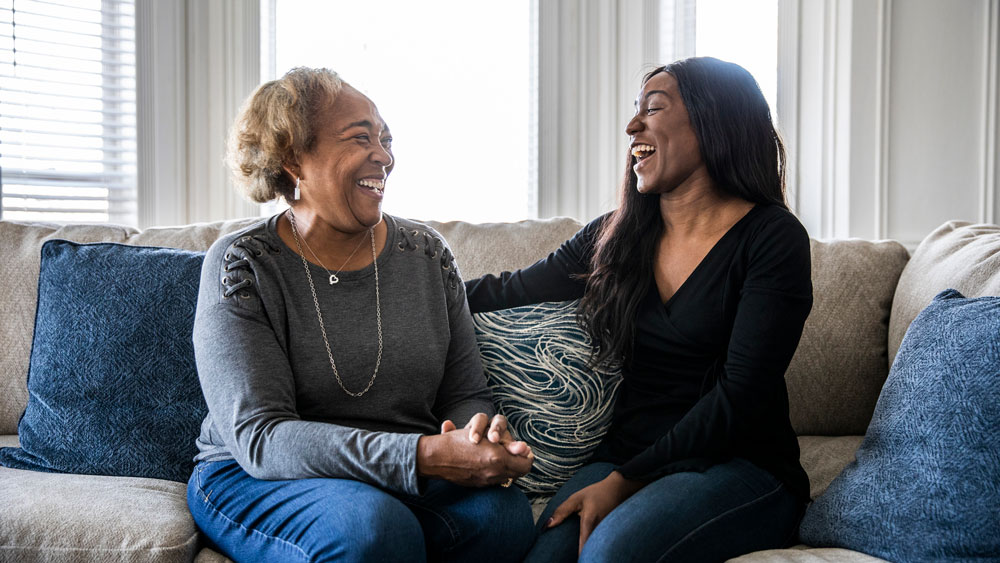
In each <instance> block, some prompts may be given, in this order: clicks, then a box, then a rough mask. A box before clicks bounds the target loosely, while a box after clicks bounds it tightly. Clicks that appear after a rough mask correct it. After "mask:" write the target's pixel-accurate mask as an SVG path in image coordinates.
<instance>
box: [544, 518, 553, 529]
mask: <svg viewBox="0 0 1000 563" xmlns="http://www.w3.org/2000/svg"><path fill="white" fill-rule="evenodd" d="M553 521H555V518H549V521H548V522H546V523H545V527H546V528H551V527H552V522H553Z"/></svg>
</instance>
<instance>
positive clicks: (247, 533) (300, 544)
mask: <svg viewBox="0 0 1000 563" xmlns="http://www.w3.org/2000/svg"><path fill="white" fill-rule="evenodd" d="M187 496H188V507H189V508H190V510H191V514H192V515H193V516H194V521H195V523H197V524H198V528H200V529H201V531H202V532H204V534H205V535H206V536H208V538H209V539H210V540H211V541H212V543H213V544H214V545H215V547H218V548H219V549H220V550H221V551H223V552H224V553H225V554H226V555H228V556H229V557H230V558H232V559H233V560H235V561H240V562H243V561H333V560H337V561H424V560H431V561H435V560H445V561H476V562H479V563H482V562H485V561H520V560H521V558H522V557H523V556H524V553H525V552H526V551H528V548H529V547H530V546H531V542H532V541H533V540H534V538H535V530H534V527H533V525H532V520H531V507H530V506H529V504H528V500H527V498H526V497H525V496H524V494H523V493H522V492H521V491H520V490H519V489H517V487H510V488H507V489H504V488H501V487H489V488H483V489H471V488H465V487H460V486H458V485H454V484H452V483H449V482H447V481H441V480H435V479H432V480H429V481H428V482H427V487H426V491H425V494H424V495H422V496H410V495H403V494H391V493H388V492H386V491H384V490H382V489H379V488H377V487H374V486H372V485H368V484H366V483H361V482H359V481H353V480H349V479H297V480H288V481H262V480H259V479H254V478H253V477H251V476H250V475H248V474H247V473H246V472H245V471H243V469H242V468H240V466H239V465H238V464H237V463H236V462H235V461H232V460H230V461H217V462H212V463H200V464H198V465H197V466H196V467H195V469H194V473H193V474H192V475H191V479H190V480H189V481H188V495H187Z"/></svg>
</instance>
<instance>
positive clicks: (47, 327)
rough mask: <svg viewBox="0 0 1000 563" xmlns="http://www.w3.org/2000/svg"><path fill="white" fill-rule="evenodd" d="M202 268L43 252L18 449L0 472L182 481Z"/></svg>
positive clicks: (193, 402)
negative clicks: (193, 337) (17, 471)
mask: <svg viewBox="0 0 1000 563" xmlns="http://www.w3.org/2000/svg"><path fill="white" fill-rule="evenodd" d="M203 258H204V254H203V253H200V252H189V251H184V250H176V249H169V248H148V247H138V246H126V245H121V244H109V243H99V244H77V243H73V242H68V241H63V240H53V241H49V242H46V243H45V244H44V245H43V246H42V258H41V271H40V273H39V280H38V309H37V312H36V315H35V334H34V340H33V342H32V348H31V361H30V364H29V369H28V394H29V397H28V406H27V408H26V409H25V411H24V414H23V415H22V417H21V421H20V423H19V424H18V437H19V440H20V443H21V447H20V448H2V449H0V465H3V466H6V467H13V468H17V469H31V470H37V471H51V472H65V473H83V474H95V475H119V476H132V477H154V478H158V479H170V480H174V481H182V482H183V481H186V480H187V478H188V476H189V475H190V472H191V469H192V467H193V465H194V464H193V462H192V458H193V456H194V454H195V453H196V447H195V439H196V438H197V436H198V431H199V428H200V425H201V421H202V419H203V418H204V417H205V414H206V413H207V407H206V406H205V401H204V399H203V398H202V394H201V387H200V386H199V384H198V375H197V372H196V370H195V363H194V347H193V344H192V341H191V332H192V327H193V325H194V313H195V304H196V302H197V299H198V284H199V280H200V276H201V264H202V260H203Z"/></svg>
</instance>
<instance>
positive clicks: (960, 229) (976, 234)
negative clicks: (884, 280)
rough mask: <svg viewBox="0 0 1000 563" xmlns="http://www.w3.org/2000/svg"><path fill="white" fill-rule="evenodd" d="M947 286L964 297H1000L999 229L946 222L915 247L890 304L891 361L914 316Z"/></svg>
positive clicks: (994, 226)
mask: <svg viewBox="0 0 1000 563" xmlns="http://www.w3.org/2000/svg"><path fill="white" fill-rule="evenodd" d="M948 288H954V289H957V290H958V291H960V292H962V294H963V295H965V296H966V297H982V296H984V295H1000V225H983V224H978V225H976V224H971V223H967V222H963V221H949V222H947V223H945V224H943V225H941V226H940V227H938V228H937V229H935V230H934V232H932V233H931V234H929V235H927V238H925V239H924V240H923V242H921V243H920V245H919V246H918V247H917V249H916V250H915V251H914V252H913V258H911V259H910V262H909V263H908V264H907V265H906V268H904V269H903V274H902V275H901V276H900V277H899V285H898V286H897V287H896V296H895V299H894V300H893V302H892V317H891V318H890V319H889V362H890V363H891V362H892V361H893V360H894V359H895V357H896V351H897V350H898V349H899V344H900V342H902V340H903V335H904V334H905V333H906V329H907V327H909V326H910V323H911V322H913V319H914V318H916V316H917V313H919V312H920V311H921V310H922V309H923V308H924V307H926V306H927V304H928V303H930V302H931V299H933V298H934V296H935V295H937V294H938V293H940V292H942V291H944V290H945V289H948Z"/></svg>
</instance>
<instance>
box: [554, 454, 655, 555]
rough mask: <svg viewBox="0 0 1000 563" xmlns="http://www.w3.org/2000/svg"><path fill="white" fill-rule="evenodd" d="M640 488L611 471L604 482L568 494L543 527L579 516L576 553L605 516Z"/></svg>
mask: <svg viewBox="0 0 1000 563" xmlns="http://www.w3.org/2000/svg"><path fill="white" fill-rule="evenodd" d="M642 487H643V483H641V482H639V481H632V480H629V479H626V478H625V477H623V476H622V474H621V473H619V472H617V471H612V472H611V474H610V475H608V476H607V477H605V478H604V479H603V480H601V481H598V482H596V483H594V484H593V485H590V486H589V487H584V488H582V489H580V490H579V491H577V492H575V493H573V494H572V495H570V497H569V498H568V499H566V500H565V501H564V502H563V503H562V504H560V505H559V507H558V508H556V511H555V512H554V513H552V517H551V518H549V521H548V522H546V523H545V527H546V528H552V527H554V526H558V525H559V524H561V523H562V522H563V520H565V519H566V518H569V517H570V516H572V515H573V514H578V515H579V516H580V544H579V546H578V551H577V553H580V552H582V551H583V544H585V543H587V538H589V537H590V534H591V533H592V532H593V531H594V528H596V527H597V525H598V524H600V523H601V520H604V517H605V516H607V515H608V514H610V513H611V511H612V510H614V509H615V508H617V507H618V505H619V504H621V503H623V502H625V500H626V499H628V497H630V496H632V495H633V494H635V492H636V491H638V490H639V489H641V488H642Z"/></svg>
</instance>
